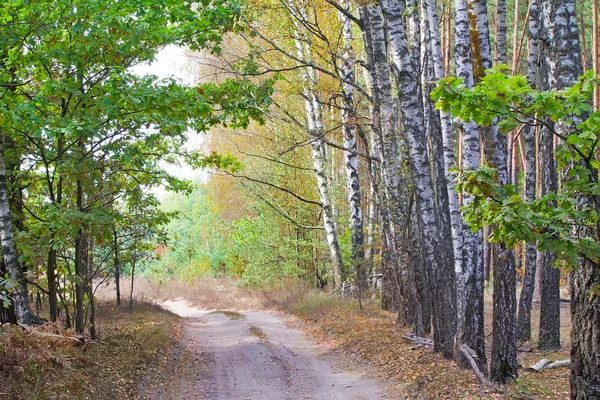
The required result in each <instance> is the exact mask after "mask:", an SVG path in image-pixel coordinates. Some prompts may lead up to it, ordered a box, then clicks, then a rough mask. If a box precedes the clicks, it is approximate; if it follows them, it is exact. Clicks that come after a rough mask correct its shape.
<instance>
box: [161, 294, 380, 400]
mask: <svg viewBox="0 0 600 400" xmlns="http://www.w3.org/2000/svg"><path fill="white" fill-rule="evenodd" d="M164 306H165V307H166V308H167V309H169V310H170V311H172V312H174V313H176V314H178V315H180V316H181V317H184V318H185V327H184V332H183V338H182V343H181V346H182V347H183V348H184V349H185V350H187V351H188V352H189V353H191V354H195V355H197V357H201V359H202V361H203V362H205V363H207V368H206V369H205V372H204V373H202V374H201V376H197V377H195V378H194V377H192V378H190V377H188V378H187V379H188V382H186V384H184V385H178V389H177V391H178V392H179V393H178V394H177V395H175V396H173V395H174V394H168V395H165V396H160V397H161V398H178V399H184V400H187V399H205V398H208V399H232V400H233V399H236V400H237V399H242V400H245V399H252V400H254V399H277V400H279V399H281V400H283V399H314V400H320V399H323V400H334V399H343V400H354V399H369V400H370V399H383V398H386V397H385V396H384V394H383V389H382V387H381V386H380V385H379V384H378V383H376V382H375V381H373V380H370V379H367V378H366V377H364V376H361V374H359V373H356V372H351V371H348V370H343V369H342V368H340V367H339V366H334V365H333V364H334V363H333V362H331V359H330V357H327V356H326V353H327V348H326V347H324V346H323V345H317V344H316V343H314V342H313V341H311V340H309V339H308V338H307V337H306V335H305V334H304V333H303V332H302V331H301V330H299V329H294V328H291V327H289V326H288V324H286V321H284V319H283V318H282V317H281V316H278V315H277V314H276V313H274V312H266V311H261V312H244V313H229V312H216V311H213V310H199V309H196V308H193V307H190V306H188V305H187V304H186V303H185V302H184V301H168V302H165V303H164ZM153 397H154V396H153Z"/></svg>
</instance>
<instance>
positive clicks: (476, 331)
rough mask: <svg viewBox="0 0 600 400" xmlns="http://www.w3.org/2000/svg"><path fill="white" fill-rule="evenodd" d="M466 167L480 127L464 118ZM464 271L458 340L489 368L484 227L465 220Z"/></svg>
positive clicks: (461, 19)
mask: <svg viewBox="0 0 600 400" xmlns="http://www.w3.org/2000/svg"><path fill="white" fill-rule="evenodd" d="M455 9H456V28H455V29H456V42H455V60H456V74H457V76H458V77H459V78H462V79H463V81H464V83H465V85H466V86H467V87H473V84H474V71H473V61H472V52H471V48H472V45H471V38H470V28H469V14H468V8H467V2H466V1H465V0H457V1H456V2H455ZM462 146H463V159H462V168H463V170H474V169H477V168H479V164H480V159H481V150H480V138H479V127H478V126H477V124H475V123H474V122H472V121H465V122H462ZM472 201H473V198H472V196H469V195H468V194H467V195H464V196H463V204H464V205H465V206H468V205H469V204H471V202H472ZM462 240H463V242H462V260H463V262H462V274H461V275H460V276H459V277H458V281H459V288H460V289H461V291H459V295H460V294H462V296H460V297H459V301H458V307H459V308H458V331H457V344H458V345H460V344H463V343H464V344H466V345H468V346H469V347H471V348H472V349H473V350H474V351H475V354H477V365H478V367H479V368H480V369H481V370H483V371H487V362H486V353H485V339H484V332H483V328H484V321H483V239H482V235H481V231H477V232H473V231H472V230H471V228H470V226H468V224H466V223H464V225H463V228H462ZM461 292H462V293H461ZM460 357H461V358H459V362H460V364H461V365H463V366H466V365H467V364H466V363H467V361H466V360H464V359H462V356H460Z"/></svg>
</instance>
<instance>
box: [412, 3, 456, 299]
mask: <svg viewBox="0 0 600 400" xmlns="http://www.w3.org/2000/svg"><path fill="white" fill-rule="evenodd" d="M421 7H422V8H423V10H424V12H423V14H424V15H425V17H424V18H423V19H424V20H425V21H426V22H427V28H428V29H427V30H428V39H429V40H428V43H429V46H428V48H429V49H430V51H431V61H432V65H433V77H434V79H435V80H436V81H437V80H439V79H443V78H444V77H445V76H446V74H445V71H444V63H443V59H442V43H441V38H440V28H439V23H438V21H439V18H438V10H437V5H436V3H435V1H433V0H422V1H421ZM440 122H441V129H442V142H443V146H444V166H445V169H444V172H445V174H446V181H447V192H448V206H449V208H450V227H451V229H452V248H453V254H454V269H455V274H456V276H457V286H456V292H457V308H458V310H460V309H462V308H461V307H460V305H458V303H459V302H461V301H462V298H463V290H462V285H461V283H460V279H458V277H460V276H462V221H461V216H460V205H459V201H458V193H457V192H456V177H455V175H453V174H451V173H450V169H451V168H454V167H455V166H456V159H455V157H454V139H453V137H452V121H451V119H450V114H449V113H447V112H441V113H440ZM459 299H461V300H459Z"/></svg>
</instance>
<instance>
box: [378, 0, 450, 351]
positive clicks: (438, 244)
mask: <svg viewBox="0 0 600 400" xmlns="http://www.w3.org/2000/svg"><path fill="white" fill-rule="evenodd" d="M382 8H383V10H384V13H385V17H386V19H387V21H388V27H389V30H388V33H389V45H390V53H391V56H392V63H393V65H394V68H395V71H396V73H397V83H398V92H399V97H400V103H399V108H400V113H401V115H402V126H403V133H404V135H405V137H406V141H407V145H408V152H409V158H410V162H411V166H412V172H413V177H414V186H415V188H414V190H415V195H416V200H417V202H416V204H417V211H418V212H419V222H420V226H419V228H420V231H421V236H422V245H423V252H424V255H425V260H426V262H427V264H428V265H429V268H430V271H431V275H430V276H431V280H432V282H433V283H434V285H435V286H434V289H433V291H434V293H433V312H434V314H433V325H434V343H435V346H434V348H435V350H436V351H439V352H442V353H444V355H445V356H446V357H449V358H451V357H453V347H452V338H453V337H454V334H455V329H456V319H455V317H456V316H455V301H456V298H455V296H456V293H455V286H454V284H453V283H454V268H453V265H452V262H449V261H451V259H450V260H448V258H444V257H443V254H444V251H451V250H450V249H451V244H450V247H449V248H446V243H445V242H444V241H445V239H450V238H443V237H441V236H442V235H441V234H440V232H441V229H440V226H439V219H440V217H439V215H437V211H436V207H435V197H434V191H433V182H432V179H431V175H430V163H429V159H428V157H427V143H426V138H425V135H424V132H423V130H422V127H423V123H424V119H423V108H422V101H421V92H420V87H419V80H420V79H419V75H418V74H417V73H416V68H415V65H414V63H413V60H411V57H410V51H409V47H408V40H407V32H406V22H405V20H404V17H403V15H404V12H405V9H406V7H405V4H404V3H403V1H401V0H400V1H399V0H384V1H382Z"/></svg>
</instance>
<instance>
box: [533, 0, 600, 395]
mask: <svg viewBox="0 0 600 400" xmlns="http://www.w3.org/2000/svg"><path fill="white" fill-rule="evenodd" d="M540 4H541V7H540V14H541V15H540V30H541V32H540V33H541V34H544V33H545V34H547V36H548V39H547V40H545V41H543V42H542V43H543V49H544V54H543V55H544V56H546V57H545V58H546V59H547V61H548V64H549V74H548V81H549V89H565V88H567V87H570V86H572V85H573V84H574V83H575V82H576V81H577V77H578V76H579V75H581V74H582V73H583V68H582V64H581V54H580V47H579V31H578V27H577V21H576V14H575V1H574V0H551V1H542V2H541V3H540ZM571 129H572V127H571V126H569V125H567V124H566V123H565V122H563V121H557V122H556V126H555V130H556V132H557V134H559V135H561V136H562V135H568V134H569V133H570V130H571ZM544 131H545V130H544V129H542V130H541V135H540V156H541V158H542V160H541V161H540V162H544V163H545V164H547V165H544V166H542V165H540V169H541V172H542V179H541V181H542V184H541V193H540V195H542V194H544V192H545V191H551V190H556V188H557V186H558V185H557V183H555V182H557V181H558V178H557V177H556V164H555V161H554V157H553V153H550V154H542V150H545V151H546V152H547V151H548V146H549V145H550V142H549V140H550V139H549V138H547V137H546V136H545V135H544V133H545V132H544ZM563 137H564V136H563ZM550 163H552V164H550ZM550 167H552V168H553V169H552V171H546V170H545V169H546V168H550ZM564 179H569V178H568V177H567V176H566V175H565V177H564ZM590 179H595V178H593V177H591V178H590ZM584 201H585V200H584ZM540 256H541V257H540V262H543V266H542V265H540V264H538V268H542V269H541V273H542V279H541V281H540V295H541V300H542V303H541V305H542V309H541V313H540V347H542V348H555V347H557V346H560V319H559V315H560V297H559V295H558V294H559V284H560V273H559V271H557V270H555V269H554V268H553V265H552V264H551V262H552V261H553V260H552V259H553V257H554V255H553V254H551V253H546V254H544V255H540ZM544 261H545V262H544ZM586 269H587V271H586ZM589 269H594V267H592V266H590V265H589V263H588V262H587V261H586V260H582V266H581V268H580V270H579V271H576V272H575V273H574V280H575V282H574V285H573V293H572V296H573V299H574V300H573V301H572V308H571V312H572V316H571V318H572V321H573V327H574V329H573V330H572V332H573V333H572V339H571V341H572V344H571V346H572V347H571V358H572V365H573V367H572V372H573V373H572V374H571V397H572V398H577V399H580V398H581V399H584V398H585V399H587V398H595V397H599V398H600V383H599V382H598V376H597V375H596V376H595V377H592V376H590V375H588V374H589V373H590V372H591V373H592V374H594V372H596V373H597V372H598V371H600V359H599V358H598V351H597V348H596V351H593V350H592V348H591V347H587V346H589V343H590V342H589V341H590V340H592V341H593V340H597V339H598V338H599V337H600V329H596V335H597V336H596V337H595V338H591V337H585V335H584V336H581V335H580V334H579V333H581V332H582V331H585V329H586V328H585V326H588V327H589V326H593V325H595V326H596V328H598V327H599V326H600V318H599V317H600V312H597V313H595V315H594V313H592V314H591V315H590V312H589V310H590V309H592V308H593V307H594V306H593V305H592V303H593V302H594V301H596V309H598V308H597V307H598V306H597V305H598V304H600V301H598V296H594V298H590V296H589V294H588V295H587V296H586V295H585V294H584V293H582V292H581V291H580V290H581V289H582V287H586V285H593V284H594V283H593V282H590V281H589V280H587V281H582V280H580V278H581V277H586V275H587V274H588V273H589V272H591V271H589ZM590 276H593V272H592V273H591V274H590ZM590 276H587V277H586V278H587V279H589V277H590ZM596 276H597V275H596ZM598 282H599V281H596V283H595V284H597V283H598ZM580 296H583V297H586V300H584V301H581V299H580ZM582 303H583V304H582ZM585 303H588V305H587V306H588V307H589V308H583V309H581V308H579V306H581V305H584V307H585V305H586V304H585ZM594 317H596V319H595V320H594V319H593V318H594ZM580 324H581V325H580ZM580 326H581V327H582V328H579V327H580ZM592 330H593V329H592ZM596 345H597V342H596ZM590 350H592V351H591V352H590ZM580 352H583V356H582V357H581V358H580V357H579V356H580V355H581V354H582V353H580ZM586 352H587V353H586ZM578 375H581V376H578ZM582 382H583V384H582Z"/></svg>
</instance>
